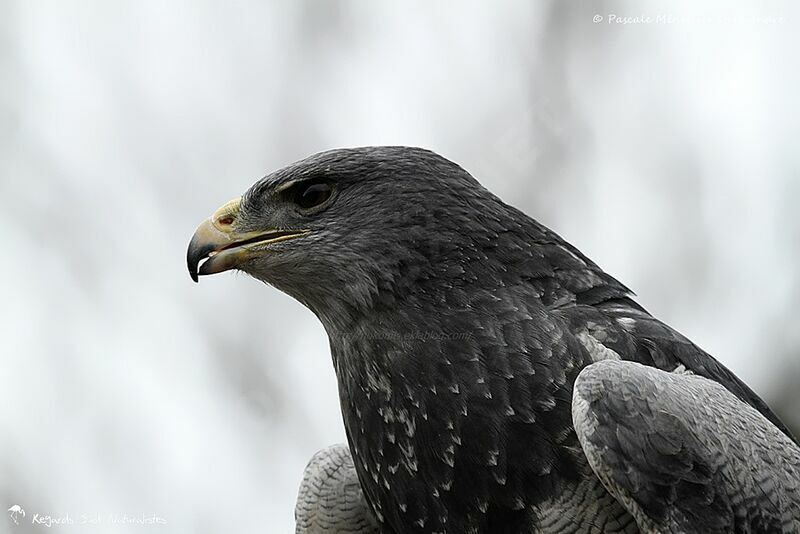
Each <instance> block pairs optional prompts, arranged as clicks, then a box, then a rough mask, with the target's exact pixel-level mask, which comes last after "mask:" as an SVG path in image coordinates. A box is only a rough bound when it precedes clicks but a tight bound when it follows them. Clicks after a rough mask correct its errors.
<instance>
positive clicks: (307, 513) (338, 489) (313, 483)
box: [294, 444, 378, 534]
mask: <svg viewBox="0 0 800 534" xmlns="http://www.w3.org/2000/svg"><path fill="white" fill-rule="evenodd" d="M294 516H295V521H296V523H297V526H296V529H295V532H296V534H373V533H377V532H378V525H377V522H376V521H375V518H374V516H373V515H372V512H371V511H370V510H369V507H368V505H367V502H366V500H365V499H364V494H363V492H362V491H361V486H360V485H359V483H358V478H357V476H356V469H355V467H354V466H353V458H352V456H351V455H350V449H348V448H347V445H345V444H337V445H331V446H330V447H327V448H325V449H322V450H321V451H319V452H317V453H316V454H315V455H314V456H313V457H312V458H311V461H310V462H309V463H308V465H307V466H306V469H305V471H304V472H303V481H302V482H301V483H300V491H299V492H298V494H297V504H296V505H295V510H294Z"/></svg>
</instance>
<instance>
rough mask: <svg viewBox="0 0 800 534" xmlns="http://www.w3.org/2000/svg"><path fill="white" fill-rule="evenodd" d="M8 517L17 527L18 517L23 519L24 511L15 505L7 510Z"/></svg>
mask: <svg viewBox="0 0 800 534" xmlns="http://www.w3.org/2000/svg"><path fill="white" fill-rule="evenodd" d="M8 515H10V516H11V520H12V521H13V522H14V524H15V525H19V519H17V518H18V517H25V510H24V509H23V508H22V506H20V505H18V504H15V505H14V506H12V507H11V508H9V509H8Z"/></svg>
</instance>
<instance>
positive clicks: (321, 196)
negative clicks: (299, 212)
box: [293, 182, 333, 210]
mask: <svg viewBox="0 0 800 534" xmlns="http://www.w3.org/2000/svg"><path fill="white" fill-rule="evenodd" d="M332 194H333V188H332V187H331V185H330V184H327V183H325V182H316V183H312V184H298V187H297V188H296V192H295V194H294V195H293V196H294V203H295V204H297V205H298V206H300V207H301V208H302V209H304V210H307V209H311V208H314V207H316V206H319V205H320V204H322V203H324V202H325V201H326V200H328V199H329V198H331V195H332Z"/></svg>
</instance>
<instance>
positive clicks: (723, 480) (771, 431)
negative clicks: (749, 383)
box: [572, 360, 800, 533]
mask: <svg viewBox="0 0 800 534" xmlns="http://www.w3.org/2000/svg"><path fill="white" fill-rule="evenodd" d="M572 413H573V419H574V423H575V431H576V432H577V434H578V438H579V440H580V442H581V446H582V447H583V450H584V453H585V454H586V457H587V458H588V459H589V463H590V465H591V466H592V468H593V469H594V471H595V473H596V474H597V476H598V477H599V478H600V480H601V481H602V482H603V484H604V485H605V486H606V488H607V489H608V491H609V492H611V493H612V494H613V495H614V496H615V497H616V498H617V499H618V500H619V501H620V502H622V503H623V504H624V505H625V507H626V508H627V509H628V511H629V512H630V513H631V514H632V515H633V516H634V517H635V518H636V520H637V522H638V523H639V527H640V529H641V530H642V531H643V532H686V533H692V532H697V533H700V532H702V533H723V532H800V447H798V446H797V445H796V444H795V443H793V442H792V440H791V439H790V438H789V437H788V436H787V435H786V434H784V433H783V432H781V431H780V430H779V429H778V428H777V427H775V426H774V425H773V424H772V423H770V422H769V421H768V420H767V419H766V418H765V417H764V416H763V415H762V414H761V413H759V412H758V411H757V410H756V409H755V408H753V407H752V406H750V405H749V404H747V403H745V402H742V401H741V400H739V399H738V398H737V397H736V396H734V395H733V394H732V393H731V392H730V391H728V390H727V389H726V388H724V387H723V386H721V385H720V384H719V383H717V382H714V381H713V380H708V379H707V378H703V377H701V376H697V375H694V374H691V373H684V374H677V373H669V372H666V371H662V370H659V369H655V368H653V367H648V366H645V365H641V364H639V363H635V362H626V361H610V360H607V361H601V362H598V363H595V364H592V365H590V366H588V367H586V368H585V369H584V370H583V371H582V372H581V374H580V375H579V377H578V379H577V381H576V383H575V390H574V393H573V409H572Z"/></svg>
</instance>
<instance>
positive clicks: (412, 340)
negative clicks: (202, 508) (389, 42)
mask: <svg viewBox="0 0 800 534" xmlns="http://www.w3.org/2000/svg"><path fill="white" fill-rule="evenodd" d="M187 262H188V268H189V273H190V275H191V277H192V278H193V279H194V280H195V281H197V280H198V275H210V274H214V273H219V272H223V271H227V270H231V269H236V270H239V271H243V272H245V273H247V274H249V275H251V276H253V277H255V278H257V279H259V280H262V281H264V282H266V283H268V284H270V285H272V286H274V287H275V288H277V289H279V290H281V291H283V292H285V293H287V294H288V295H290V296H292V297H293V298H295V299H297V300H298V301H300V302H301V303H302V304H304V305H305V306H306V307H307V308H308V309H310V310H311V311H312V312H313V313H314V314H315V315H316V316H317V317H318V318H319V320H320V322H321V323H322V325H323V326H324V328H325V330H326V333H327V335H328V338H329V341H330V348H331V356H332V360H333V366H334V370H335V372H336V377H337V382H338V391H339V402H340V405H341V411H342V416H343V420H344V426H345V431H346V436H347V446H342V445H339V446H334V447H331V448H328V449H325V450H323V451H322V452H320V453H318V454H317V455H316V456H315V457H314V458H313V459H312V461H311V462H310V463H309V466H308V467H307V469H306V472H305V475H304V480H303V485H302V486H301V490H300V493H299V496H298V502H297V508H296V516H297V520H298V521H297V529H298V532H309V533H311V532H320V533H321V532H330V533H332V532H363V533H366V532H380V533H384V534H388V533H391V534H402V533H422V532H425V533H532V532H542V533H549V532H552V533H556V532H557V533H589V532H621V533H634V532H703V533H722V532H743V533H744V532H798V531H800V445H798V441H797V439H796V438H795V437H794V436H793V435H792V434H791V432H790V431H789V430H788V429H787V428H786V426H785V425H784V424H783V423H782V422H781V421H780V419H779V418H778V417H777V416H776V415H775V414H774V413H773V412H772V411H771V410H770V408H769V407H768V406H767V405H766V404H765V403H764V401H762V400H761V399H760V398H759V397H758V395H756V393H754V392H753V391H752V390H751V389H750V388H749V387H748V386H747V385H746V384H745V383H744V382H743V381H742V380H740V379H739V378H738V377H737V376H736V375H734V374H733V373H732V372H731V371H730V370H728V369H727V368H726V367H725V366H724V365H722V364H721V363H720V362H718V361H717V360H716V359H714V358H713V357H712V356H710V355H709V354H707V353H706V352H704V351H703V350H702V349H700V348H699V347H698V346H697V345H695V344H694V343H692V342H691V341H690V340H688V339H687V338H686V337H684V336H682V335H681V334H680V333H678V332H677V331H675V330H674V329H672V328H670V327H669V326H667V325H666V324H664V323H663V322H661V321H659V320H658V319H656V318H655V317H653V316H652V315H651V314H650V313H648V312H647V311H646V310H645V308H643V307H642V306H641V305H640V304H638V303H637V302H636V300H635V298H634V295H633V293H632V292H631V291H630V290H629V289H628V288H627V287H625V286H624V285H623V284H622V283H620V282H619V281H617V280H616V279H615V278H613V277H612V276H611V275H609V274H607V273H606V272H605V271H603V270H602V269H601V268H600V267H598V266H597V265H596V264H595V263H594V262H592V261H591V260H590V259H589V258H587V257H586V256H585V255H584V254H583V253H581V252H580V251H579V250H578V249H577V248H575V247H574V246H572V245H571V244H569V243H568V242H567V241H565V240H564V239H562V238H561V237H560V236H559V235H557V234H556V233H555V232H553V231H552V230H550V229H549V228H547V227H545V226H544V225H542V224H540V223H539V222H537V221H536V220H534V219H533V218H531V217H529V216H528V215H526V214H525V213H523V212H521V211H520V210H518V209H516V208H514V207H512V206H510V205H508V204H506V203H505V202H503V201H502V200H500V199H499V198H498V197H496V196H495V195H493V194H492V193H491V192H489V191H488V190H487V189H485V188H484V187H483V186H481V185H480V183H479V182H478V181H477V180H476V179H475V178H473V177H472V176H471V175H470V174H469V173H468V172H467V171H466V170H464V169H463V168H461V167H460V166H458V165H457V164H455V163H453V162H452V161H449V160H448V159H446V158H444V157H442V156H440V155H438V154H436V153H434V152H431V151H428V150H424V149H420V148H411V147H362V148H347V149H335V150H330V151H326V152H322V153H319V154H315V155H312V156H310V157H307V158H306V159H303V160H301V161H298V162H296V163H293V164H291V165H288V166H286V167H284V168H282V169H280V170H277V171H275V172H273V173H271V174H269V175H267V176H266V177H264V178H262V179H261V180H259V181H257V182H256V183H255V184H254V185H253V186H252V187H250V189H248V190H247V191H246V192H245V193H244V194H243V195H242V196H241V197H239V198H237V199H235V200H232V201H230V202H228V203H227V204H225V205H223V206H222V207H221V208H219V209H218V210H217V211H216V212H215V213H214V214H213V215H212V216H211V217H210V218H209V219H207V220H206V221H205V222H203V223H202V224H200V226H199V227H198V229H197V231H196V232H195V234H194V236H193V237H192V239H191V242H190V244H189V248H188V253H187Z"/></svg>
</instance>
